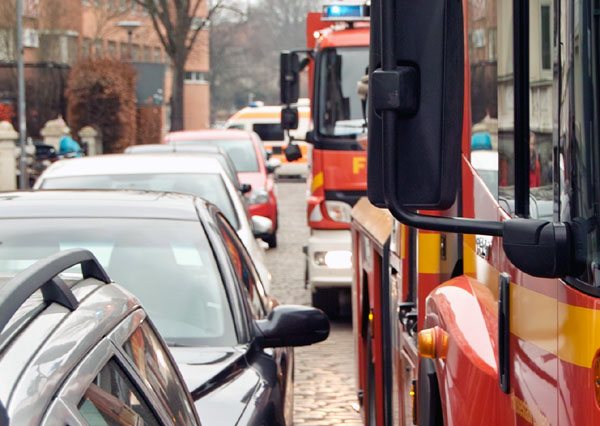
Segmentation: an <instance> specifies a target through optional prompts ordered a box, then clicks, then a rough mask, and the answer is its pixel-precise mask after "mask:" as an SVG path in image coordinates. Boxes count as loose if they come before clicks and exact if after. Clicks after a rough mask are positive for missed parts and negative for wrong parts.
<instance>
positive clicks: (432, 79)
mask: <svg viewBox="0 0 600 426" xmlns="http://www.w3.org/2000/svg"><path fill="white" fill-rule="evenodd" d="M372 8H373V9H372V10H371V11H372V13H371V17H372V19H371V56H370V65H369V69H370V77H369V98H370V101H371V102H370V105H369V120H368V122H369V147H368V155H369V167H368V174H367V179H368V185H367V188H368V195H369V200H370V201H371V202H372V203H374V204H376V205H383V204H385V203H386V202H389V201H391V200H395V201H396V202H397V203H398V204H400V205H402V206H403V207H405V208H410V209H420V210H438V209H444V208H448V207H450V206H451V205H452V203H453V202H454V200H455V197H456V190H457V184H458V177H459V176H460V167H459V166H460V161H459V160H460V148H461V135H462V125H463V120H462V118H463V97H464V91H463V86H464V65H463V59H464V51H463V50H464V49H463V43H464V38H463V12H462V1H461V0H447V1H443V2H440V1H437V0H424V1H423V2H419V4H418V5H415V3H413V2H409V1H407V0H374V1H373V3H372ZM390 183H393V186H390Z"/></svg>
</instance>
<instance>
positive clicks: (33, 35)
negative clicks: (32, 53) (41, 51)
mask: <svg viewBox="0 0 600 426" xmlns="http://www.w3.org/2000/svg"><path fill="white" fill-rule="evenodd" d="M23 46H24V47H36V48H37V47H40V36H39V34H38V32H37V31H36V30H35V29H33V28H25V29H24V30H23Z"/></svg>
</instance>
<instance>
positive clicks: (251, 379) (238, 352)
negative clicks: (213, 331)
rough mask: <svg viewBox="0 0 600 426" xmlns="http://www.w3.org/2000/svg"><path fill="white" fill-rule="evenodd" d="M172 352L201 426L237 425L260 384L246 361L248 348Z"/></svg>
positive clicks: (195, 348) (236, 347) (210, 348)
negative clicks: (192, 400) (190, 395)
mask: <svg viewBox="0 0 600 426" xmlns="http://www.w3.org/2000/svg"><path fill="white" fill-rule="evenodd" d="M170 349H171V353H172V354H173V357H174V358H175V361H176V362H177V366H178V367H179V369H180V370H181V374H182V375H183V378H184V380H185V382H186V385H187V387H188V389H189V390H190V392H191V393H192V397H193V399H194V402H195V405H196V410H197V411H198V415H199V416H200V421H201V422H202V425H203V426H210V425H234V424H236V423H237V421H238V419H239V418H240V416H241V415H242V413H243V412H244V410H245V409H246V406H247V405H248V402H250V401H251V400H252V395H253V394H254V393H255V392H256V390H257V389H258V387H259V384H260V377H259V375H258V374H257V372H256V371H255V370H254V369H252V368H248V365H247V362H246V353H247V351H248V347H247V346H245V345H240V346H234V347H219V348H214V347H209V348H202V347H194V348H181V347H172V348H170Z"/></svg>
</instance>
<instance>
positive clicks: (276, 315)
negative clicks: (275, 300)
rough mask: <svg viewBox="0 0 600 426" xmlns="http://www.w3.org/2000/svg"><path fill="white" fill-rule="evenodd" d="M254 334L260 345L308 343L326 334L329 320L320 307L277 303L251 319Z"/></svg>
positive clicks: (321, 339)
mask: <svg viewBox="0 0 600 426" xmlns="http://www.w3.org/2000/svg"><path fill="white" fill-rule="evenodd" d="M254 334H255V336H256V342H257V343H258V345H259V346H260V347H262V348H277V347H284V346H306V345H312V344H313V343H317V342H321V341H323V340H325V339H327V336H329V319H328V318H327V315H325V314H324V313H323V311H321V310H320V309H316V308H311V307H308V306H300V305H279V306H276V307H275V308H273V310H272V311H271V312H270V313H269V316H268V317H267V318H266V319H263V320H257V321H255V322H254Z"/></svg>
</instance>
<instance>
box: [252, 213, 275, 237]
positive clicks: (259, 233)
mask: <svg viewBox="0 0 600 426" xmlns="http://www.w3.org/2000/svg"><path fill="white" fill-rule="evenodd" d="M250 224H251V225H252V233H253V234H254V236H255V237H256V238H262V237H264V236H267V235H270V234H271V233H272V232H273V221H272V220H271V219H269V218H268V217H264V216H252V218H251V219H250Z"/></svg>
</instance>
